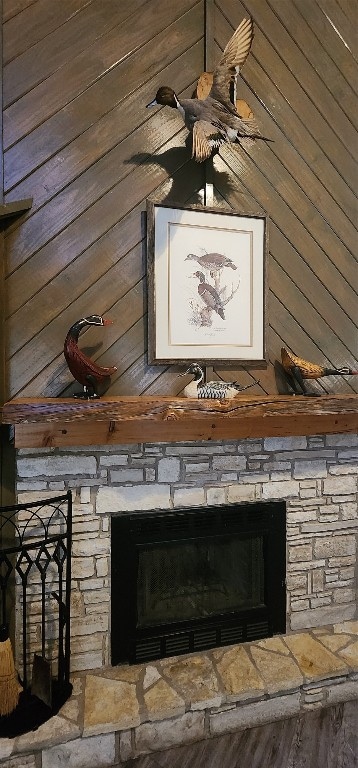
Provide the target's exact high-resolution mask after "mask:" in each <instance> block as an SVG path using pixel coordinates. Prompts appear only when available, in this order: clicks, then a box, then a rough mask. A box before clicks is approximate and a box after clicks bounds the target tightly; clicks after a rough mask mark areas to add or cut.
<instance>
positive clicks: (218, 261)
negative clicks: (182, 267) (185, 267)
mask: <svg viewBox="0 0 358 768" xmlns="http://www.w3.org/2000/svg"><path fill="white" fill-rule="evenodd" d="M185 261H197V262H198V264H200V266H201V267H203V269H208V270H209V272H210V275H211V277H215V275H216V274H217V272H220V271H221V270H222V269H224V267H230V269H237V266H236V264H234V262H233V261H232V260H231V259H229V258H228V257H227V256H223V254H222V253H204V255H203V256H196V255H195V253H188V255H187V256H186V257H185Z"/></svg>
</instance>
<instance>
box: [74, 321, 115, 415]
mask: <svg viewBox="0 0 358 768" xmlns="http://www.w3.org/2000/svg"><path fill="white" fill-rule="evenodd" d="M91 325H100V326H104V325H112V320H105V319H104V318H103V317H101V316H100V315H89V317H82V319H81V320H77V322H76V323H74V324H73V325H71V328H70V330H69V331H68V334H67V336H66V339H65V344H64V348H63V353H64V356H65V359H66V362H67V365H68V367H69V369H70V371H71V373H72V376H73V378H74V379H76V381H78V382H79V384H82V386H83V392H80V393H78V394H75V395H74V397H83V398H87V399H88V400H90V399H92V398H97V397H100V396H101V395H103V394H104V392H105V390H106V389H107V388H108V386H109V384H110V381H111V378H110V377H111V375H112V374H113V373H115V372H116V370H117V368H116V367H115V366H112V367H111V368H103V367H102V366H100V365H97V363H95V362H93V360H91V359H90V358H89V357H87V356H86V355H85V354H84V353H83V352H81V350H80V349H79V347H78V338H79V335H80V333H81V331H83V330H84V328H87V327H88V326H91Z"/></svg>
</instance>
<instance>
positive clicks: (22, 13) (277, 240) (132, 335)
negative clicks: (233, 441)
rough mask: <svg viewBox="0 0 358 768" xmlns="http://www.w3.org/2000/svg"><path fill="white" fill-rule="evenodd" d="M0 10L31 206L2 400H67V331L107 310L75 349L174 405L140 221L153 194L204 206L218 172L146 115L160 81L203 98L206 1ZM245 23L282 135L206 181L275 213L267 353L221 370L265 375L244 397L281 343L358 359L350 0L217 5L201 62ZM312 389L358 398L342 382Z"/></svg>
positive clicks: (265, 114)
mask: <svg viewBox="0 0 358 768" xmlns="http://www.w3.org/2000/svg"><path fill="white" fill-rule="evenodd" d="M345 2H346V0H342V3H343V5H344V3H345ZM5 3H6V10H5V14H6V16H5V18H6V19H7V20H8V21H7V22H6V23H5V27H4V34H5V37H6V34H7V35H8V37H7V39H6V45H7V46H8V48H7V50H8V51H10V50H11V39H13V38H14V37H15V36H16V25H18V26H19V29H20V30H21V32H20V33H19V39H18V42H17V43H16V45H17V47H16V48H13V51H14V54H13V55H12V54H10V57H9V58H10V59H11V60H9V61H8V63H7V66H6V67H5V80H6V78H7V80H6V89H7V91H6V92H7V93H8V94H9V105H8V107H7V109H6V110H5V115H4V136H5V140H6V152H5V184H6V200H7V201H11V200H14V199H17V198H19V197H22V198H23V197H27V196H29V195H33V197H34V205H33V208H32V210H31V212H30V213H29V214H27V216H26V217H24V219H23V221H22V223H21V226H18V224H17V223H16V222H15V223H14V224H12V225H11V227H9V228H8V232H7V237H6V249H7V260H8V264H9V268H8V274H7V279H6V292H7V315H8V317H7V324H6V333H7V339H8V349H9V359H8V363H7V364H8V371H9V394H11V395H12V396H14V395H15V394H19V395H26V396H29V395H33V396H36V395H37V396H38V395H41V394H43V395H45V396H46V395H57V394H60V393H65V394H66V395H71V393H72V392H73V390H74V388H75V386H76V385H75V384H74V382H73V381H72V378H71V376H70V374H69V371H68V369H67V366H66V364H65V361H64V358H63V354H62V347H63V340H64V336H65V333H66V332H67V330H68V328H69V326H70V325H71V323H72V322H74V321H75V320H76V319H78V317H80V316H81V315H84V314H86V313H87V314H88V313H89V312H94V311H98V312H101V313H104V314H107V315H108V316H110V317H111V318H112V319H113V320H114V324H113V326H111V327H110V328H106V329H97V330H94V329H91V330H90V331H88V332H87V333H86V334H84V336H83V339H82V341H81V346H83V347H84V348H85V349H86V350H87V351H90V352H91V354H92V355H93V357H94V358H95V359H97V360H98V361H100V362H102V363H104V364H116V365H117V366H118V372H117V374H116V375H115V376H114V377H113V378H112V384H111V388H110V390H109V394H111V393H112V394H120V395H122V394H123V395H128V394H139V393H143V392H147V393H149V394H158V395H160V394H167V393H170V394H172V395H175V394H178V393H179V392H180V391H181V390H182V387H183V383H184V382H183V380H182V379H179V378H178V375H177V374H178V371H179V369H177V367H176V366H148V365H147V360H146V348H147V336H146V333H147V332H146V276H145V226H144V220H143V211H144V210H145V201H146V198H147V197H148V196H153V195H154V196H156V197H157V199H159V200H161V199H163V197H164V199H166V200H170V201H173V203H182V204H185V202H186V201H189V200H194V201H196V200H199V199H200V196H201V190H202V189H203V186H204V176H205V174H207V173H210V167H211V166H210V164H207V167H205V165H198V164H196V163H194V162H193V161H191V159H190V141H189V142H188V141H187V132H186V129H185V128H183V125H182V121H181V119H180V117H179V116H178V115H177V114H176V113H175V112H174V111H171V110H170V109H168V108H163V109H156V110H146V108H145V105H146V104H147V103H148V102H149V101H150V100H151V99H152V98H153V97H154V95H155V92H156V90H157V88H158V87H159V85H162V84H169V85H172V86H173V87H174V88H175V89H176V90H177V91H178V92H179V93H183V94H186V95H191V93H192V91H193V89H194V86H195V83H196V80H197V78H198V76H199V75H200V73H201V71H203V69H204V55H205V50H204V2H203V0H183V2H182V3H181V4H178V5H177V6H175V7H172V6H171V5H170V4H168V3H166V2H165V0H151V1H150V2H149V0H147V2H144V0H135V2H131V3H130V2H129V0H121V3H117V2H114V0H108V5H107V6H106V4H102V3H100V4H99V3H96V2H94V0H92V2H87V1H86V0H82V2H80V0H71V2H69V3H68V5H67V8H66V9H64V8H63V7H61V8H60V7H57V5H56V6H55V8H52V7H51V11H50V7H49V6H48V4H47V3H46V2H45V3H44V2H43V0H37V2H35V3H30V4H29V2H28V0H5ZM60 5H61V6H62V5H63V4H59V6H60ZM64 5H66V4H64ZM283 6H284V7H283ZM41 8H42V10H43V16H42V19H41V25H42V26H41V25H39V27H38V29H37V28H36V23H35V19H36V13H38V12H39V10H40V9H41ZM108 9H112V10H108ZM248 14H250V15H252V16H253V18H254V24H255V38H254V42H253V47H252V51H251V53H250V56H249V57H248V60H247V62H246V63H245V65H244V68H243V72H242V82H241V93H239V94H238V95H239V96H241V97H242V98H244V99H246V100H247V101H248V103H249V104H250V106H251V107H252V108H253V111H254V113H255V115H256V117H257V119H258V122H259V124H260V126H261V127H262V130H263V132H264V133H265V134H267V135H268V136H270V137H271V138H272V139H273V143H272V144H267V145H265V144H263V143H262V144H259V143H258V142H256V143H255V144H254V146H252V147H251V148H250V149H245V150H227V149H223V150H221V155H222V157H220V156H218V157H217V158H216V159H215V160H214V166H213V174H212V175H213V180H214V184H215V190H214V199H215V200H216V201H217V203H218V204H219V205H222V204H224V205H230V206H232V207H233V208H234V209H235V210H238V211H240V212H242V211H244V210H246V211H248V210H250V209H251V210H252V208H253V207H254V208H255V210H258V209H261V210H263V211H267V213H268V214H269V216H270V220H271V221H270V249H271V259H270V261H271V263H270V271H269V284H270V297H269V308H270V313H269V322H270V327H269V331H268V345H269V360H270V362H269V366H268V368H267V370H252V369H248V370H243V369H241V368H240V367H238V369H235V367H234V366H232V367H229V368H226V367H225V368H224V369H221V368H220V367H217V373H218V375H219V376H222V377H223V378H225V379H226V380H229V379H231V378H235V379H236V378H237V379H238V381H239V382H240V383H241V384H242V386H244V385H245V384H247V383H249V382H251V381H253V380H254V379H259V380H260V383H259V384H257V385H255V387H254V388H253V389H252V390H251V392H267V393H270V392H275V391H276V390H277V381H278V380H277V371H276V369H275V362H276V360H277V359H279V357H280V348H281V346H283V345H286V346H287V347H289V348H290V349H292V351H294V352H296V353H297V354H301V355H302V356H303V357H307V359H313V360H316V361H317V362H323V361H327V362H328V361H329V362H330V363H331V364H333V365H339V364H349V363H350V362H351V363H352V367H356V363H355V357H356V348H357V344H356V341H357V324H358V318H357V315H356V314H355V307H356V303H355V302H356V291H357V271H356V263H355V258H354V253H355V245H356V194H355V193H356V180H355V179H356V171H355V167H354V157H355V156H356V154H357V143H356V130H355V129H356V121H355V104H354V98H355V93H354V91H355V85H354V76H355V73H356V72H357V62H356V60H355V59H354V57H353V55H352V49H351V50H350V47H347V45H348V46H349V43H348V41H346V42H347V45H345V43H344V41H342V39H341V37H340V36H339V35H340V34H341V35H342V36H343V33H344V34H345V31H346V21H347V18H348V16H347V14H346V13H345V11H344V8H343V7H342V4H339V3H338V0H317V2H315V3H313V4H312V2H311V0H300V1H299V2H298V1H297V0H286V2H285V3H284V4H283V3H282V2H280V1H279V0H264V2H262V0H243V2H240V0H210V2H208V5H207V17H206V18H207V21H208V27H207V30H206V39H207V64H210V65H211V63H212V62H210V58H216V59H217V57H218V56H219V55H220V51H221V50H222V49H223V47H224V46H225V45H226V43H227V41H228V39H229V37H230V35H231V34H232V31H233V29H234V28H235V27H236V26H237V25H238V24H239V23H240V21H241V19H242V18H243V16H247V15H248ZM24 19H25V20H26V19H28V20H29V24H28V30H26V29H23V27H22V24H23V20H24ZM94 19H96V20H97V22H98V23H97V22H96V24H93V20H94ZM350 21H351V20H350ZM335 26H336V29H338V31H339V34H337V31H336V29H335ZM322 30H323V31H325V34H323V31H322ZM211 35H213V37H214V38H215V40H212V41H210V37H211ZM75 38H79V39H76V40H75ZM71 41H72V42H73V45H71ZM51 46H52V47H53V51H54V55H53V58H52V60H51V56H44V54H45V52H46V51H47V52H48V53H49V52H50V51H51ZM40 53H41V55H40ZM41 59H44V63H43V64H41ZM327 78H329V81H328V79H327ZM14 83H16V86H15V87H16V88H17V89H18V90H15V89H14V88H12V84H14ZM10 102H11V103H10ZM314 386H315V387H316V388H317V389H318V390H319V391H328V392H330V391H332V392H352V391H357V387H356V385H355V382H354V381H353V380H352V379H351V380H348V379H343V378H339V379H338V377H337V378H332V379H329V380H328V379H327V380H326V379H325V380H323V382H321V383H317V384H315V385H314Z"/></svg>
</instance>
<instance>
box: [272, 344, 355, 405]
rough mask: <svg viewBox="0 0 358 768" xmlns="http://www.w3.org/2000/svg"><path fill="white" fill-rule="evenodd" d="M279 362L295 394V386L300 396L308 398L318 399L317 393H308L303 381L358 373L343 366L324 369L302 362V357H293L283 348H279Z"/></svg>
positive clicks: (305, 361)
mask: <svg viewBox="0 0 358 768" xmlns="http://www.w3.org/2000/svg"><path fill="white" fill-rule="evenodd" d="M281 361H282V366H283V368H284V371H285V373H286V374H287V376H288V377H289V379H290V383H293V385H294V387H295V389H296V392H297V385H298V387H299V388H300V390H301V391H300V394H303V395H307V396H310V397H318V396H319V393H318V392H308V391H307V388H306V385H305V381H304V380H305V379H321V378H322V377H323V376H358V371H352V370H351V368H348V367H346V366H343V367H342V368H325V367H324V366H322V365H316V363H310V362H308V360H303V358H302V357H297V355H293V354H292V352H288V351H287V349H285V347H282V348H281Z"/></svg>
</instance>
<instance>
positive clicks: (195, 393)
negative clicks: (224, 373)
mask: <svg viewBox="0 0 358 768" xmlns="http://www.w3.org/2000/svg"><path fill="white" fill-rule="evenodd" d="M188 374H191V375H192V376H194V379H193V381H191V382H190V384H187V385H186V387H184V389H183V393H184V396H185V397H196V398H199V399H200V398H204V397H205V398H208V399H209V400H232V399H233V398H234V397H236V396H237V395H238V394H239V393H240V392H242V391H243V390H244V389H248V388H249V387H253V386H254V385H255V384H257V383H258V382H256V381H254V382H253V384H248V386H247V387H240V384H237V383H236V381H230V382H226V381H208V382H207V383H206V384H204V372H203V369H202V368H200V365H198V363H191V365H190V366H189V368H188V370H187V371H185V373H180V374H179V376H187V375H188Z"/></svg>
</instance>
